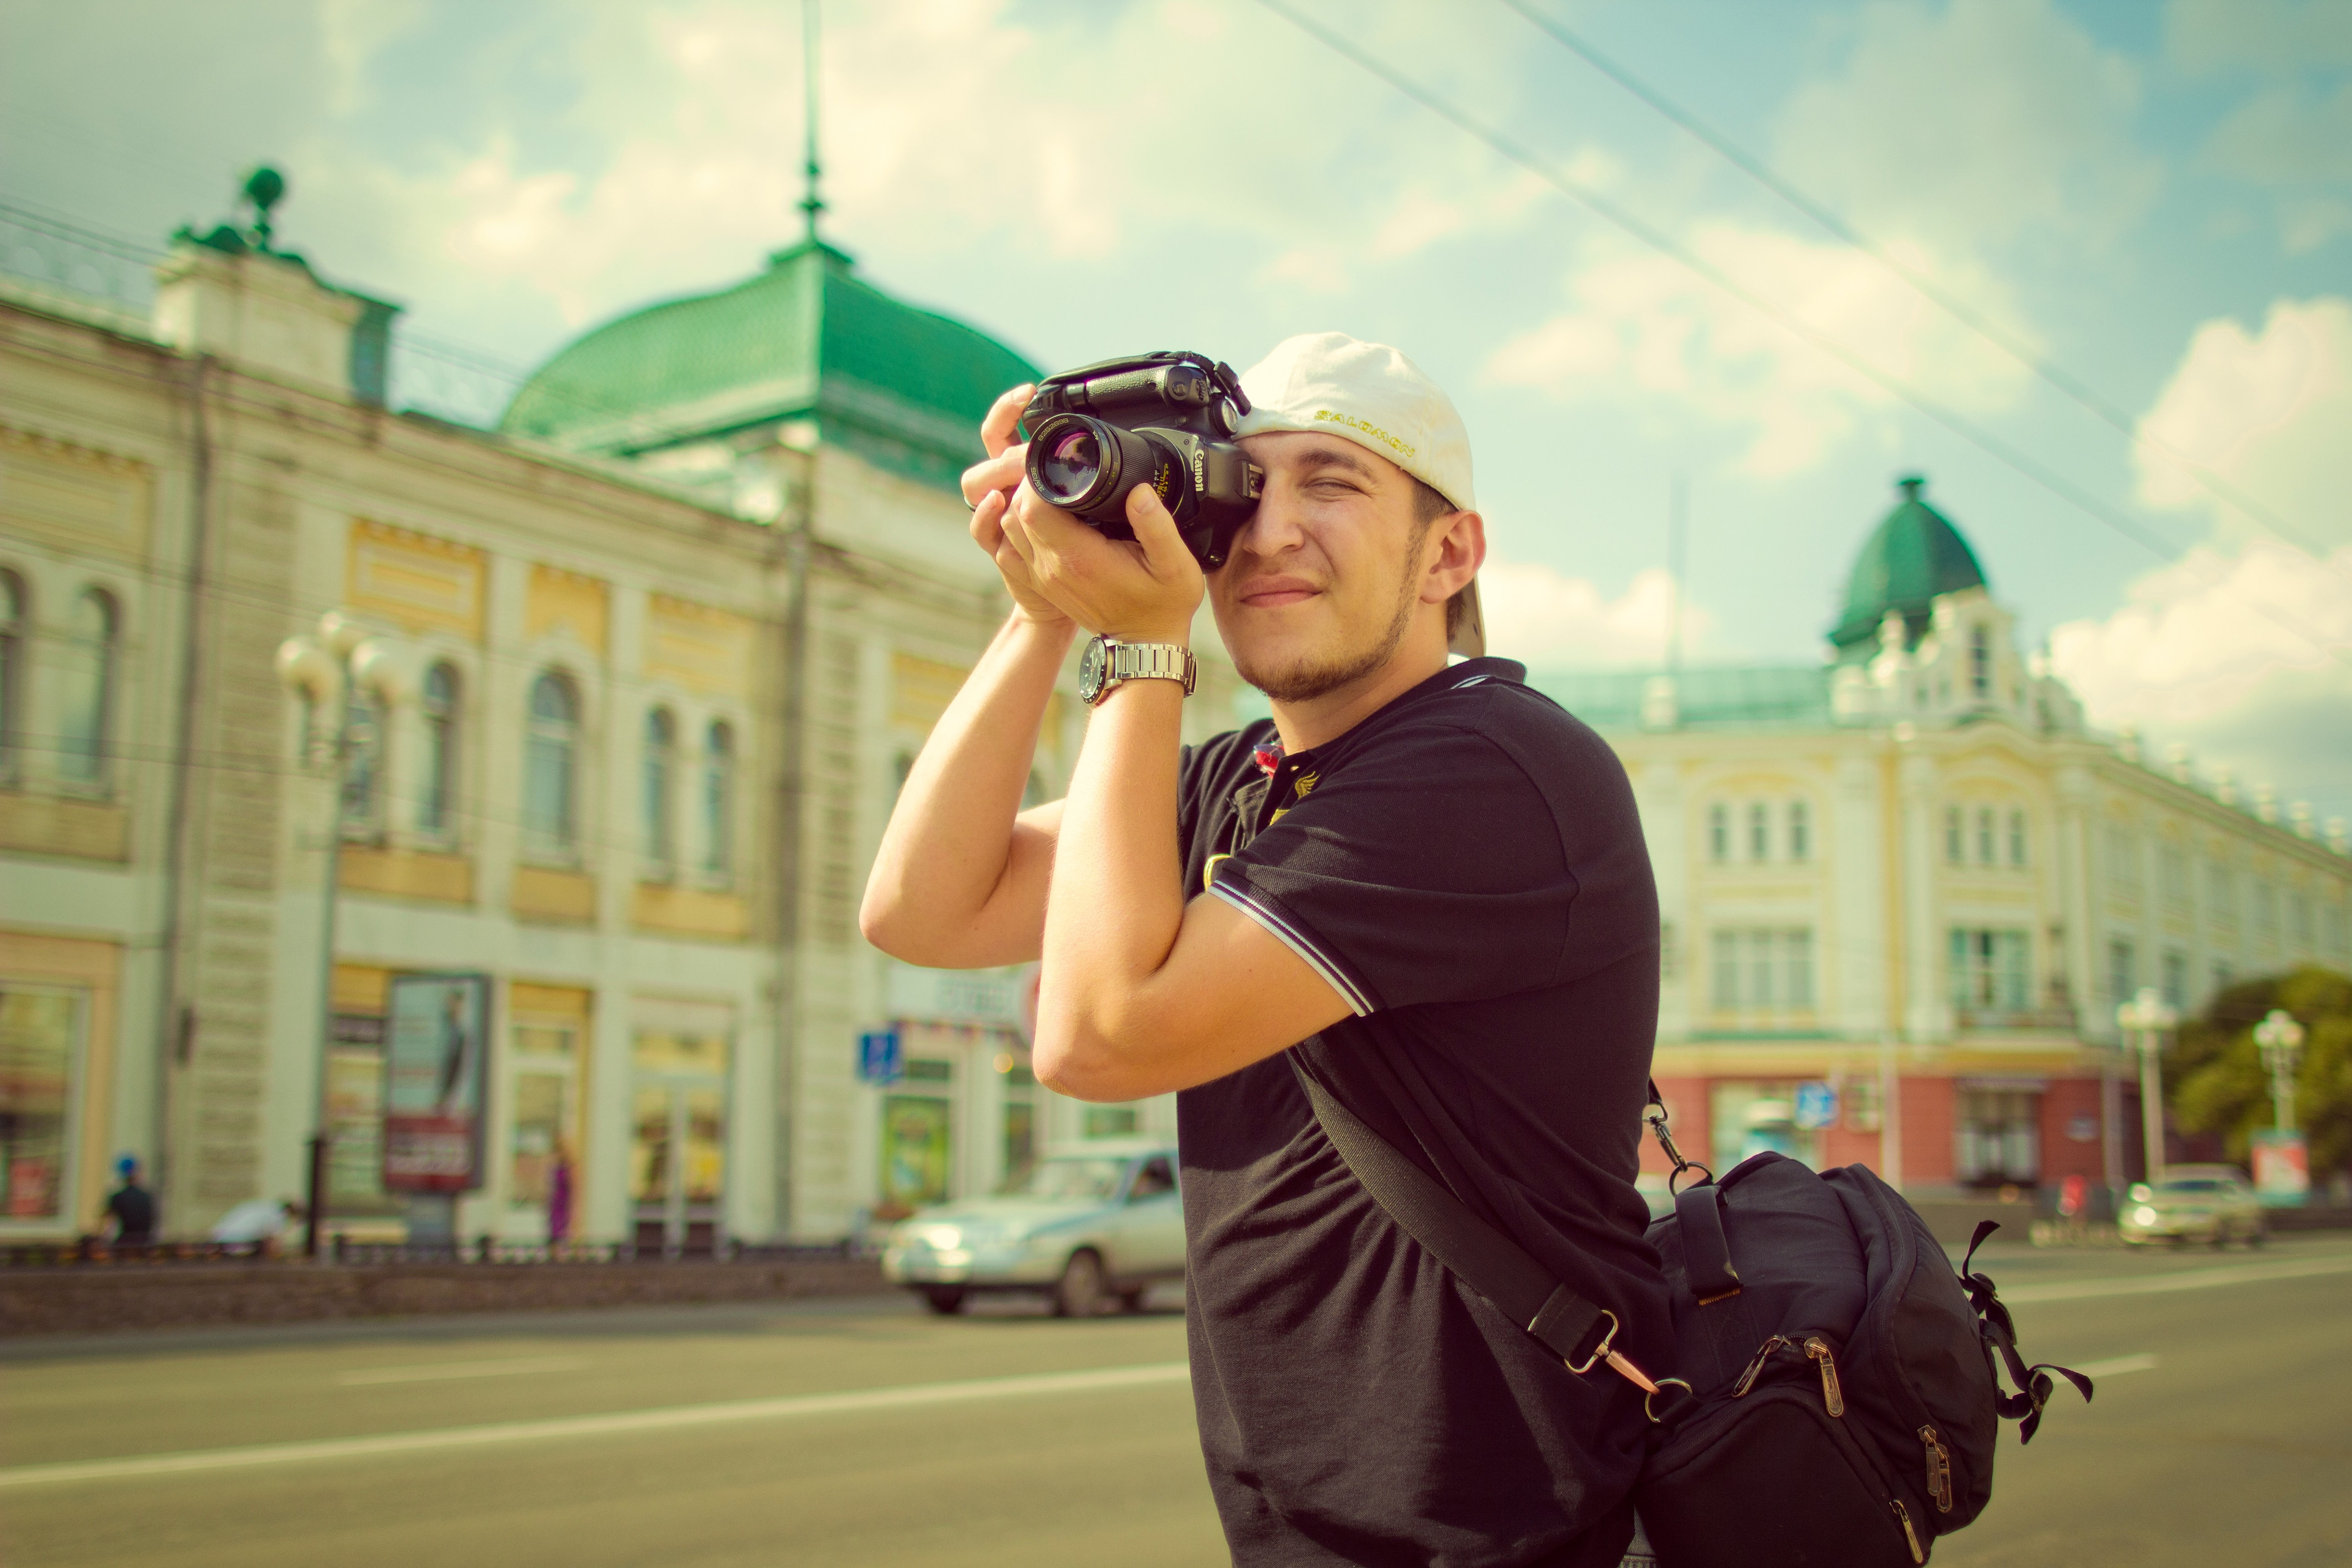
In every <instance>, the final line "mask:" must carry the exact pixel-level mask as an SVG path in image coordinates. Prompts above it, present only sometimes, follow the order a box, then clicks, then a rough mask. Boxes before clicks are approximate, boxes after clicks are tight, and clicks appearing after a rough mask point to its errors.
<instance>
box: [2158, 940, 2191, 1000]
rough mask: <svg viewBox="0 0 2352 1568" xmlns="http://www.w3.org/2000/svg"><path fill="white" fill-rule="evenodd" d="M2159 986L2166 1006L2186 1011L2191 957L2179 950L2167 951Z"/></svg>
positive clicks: (2160, 973) (2160, 970)
mask: <svg viewBox="0 0 2352 1568" xmlns="http://www.w3.org/2000/svg"><path fill="white" fill-rule="evenodd" d="M2157 973H2158V976H2159V978H2158V982H2157V984H2158V988H2159V989H2160V990H2162V992H2163V993H2164V1001H2165V1005H2167V1006H2169V1007H2178V1008H2182V1009H2186V1008H2187V1007H2188V1005H2189V955H2188V954H2187V953H2185V952H2180V951H2179V949H2178V948H2168V949H2166V950H2165V954H2164V959H2163V963H2162V965H2161V967H2160V968H2159V969H2158V972H2157Z"/></svg>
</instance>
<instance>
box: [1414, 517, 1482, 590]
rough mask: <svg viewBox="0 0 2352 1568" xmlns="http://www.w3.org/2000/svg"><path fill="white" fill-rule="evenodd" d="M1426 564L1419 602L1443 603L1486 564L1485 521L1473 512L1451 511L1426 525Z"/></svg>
mask: <svg viewBox="0 0 2352 1568" xmlns="http://www.w3.org/2000/svg"><path fill="white" fill-rule="evenodd" d="M1424 549H1426V550H1427V551H1428V565H1427V567H1426V568H1425V569H1424V570H1423V574H1422V583H1421V602H1422V603H1423V604H1424V605H1442V604H1444V602H1445V601H1446V600H1448V599H1450V598H1452V597H1454V595H1456V594H1458V593H1460V592H1461V591H1462V588H1463V585H1464V584H1466V583H1468V582H1469V581H1470V579H1472V578H1473V577H1475V576H1476V575H1478V568H1479V567H1481V566H1483V565H1485V564H1486V519H1485V518H1483V517H1480V516H1479V515H1478V514H1477V513H1476V512H1475V511H1450V512H1447V513H1446V514H1445V515H1444V517H1441V518H1439V519H1438V520H1437V521H1435V522H1433V523H1431V524H1430V525H1429V543H1428V544H1427V545H1426V546H1424Z"/></svg>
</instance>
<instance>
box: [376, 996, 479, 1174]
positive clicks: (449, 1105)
mask: <svg viewBox="0 0 2352 1568" xmlns="http://www.w3.org/2000/svg"><path fill="white" fill-rule="evenodd" d="M489 1022H490V979H489V976H488V975H487V974H397V975H394V977H393V981H392V1016H391V1027H390V1029H389V1031H388V1037H387V1038H386V1040H385V1043H384V1075H383V1076H384V1084H383V1184H384V1188H385V1190H386V1191H388V1192H407V1193H462V1192H471V1191H472V1190H474V1189H475V1188H478V1187H479V1186H480V1185H481V1184H482V1113H483V1105H484V1099H485V1089H486V1085H487V1078H488V1073H487V1069H488V1056H489V1050H488V1045H489Z"/></svg>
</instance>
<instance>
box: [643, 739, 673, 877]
mask: <svg viewBox="0 0 2352 1568" xmlns="http://www.w3.org/2000/svg"><path fill="white" fill-rule="evenodd" d="M643 773H644V777H643V778H642V779H641V780H640V781H639V782H638V785H637V804H638V808H639V810H640V811H641V812H642V813H643V815H644V817H645V821H644V823H643V825H642V826H643V828H644V834H645V852H646V864H648V865H649V866H652V867H653V868H656V869H657V870H662V871H667V870H668V869H669V868H670V866H671V865H672V864H673V863H675V861H676V859H677V856H676V854H675V853H674V850H675V843H674V839H673V837H672V831H673V830H672V829H671V826H670V824H671V822H672V821H673V820H674V819H675V817H676V816H677V813H676V812H674V811H673V810H672V809H671V807H670V795H671V788H672V785H671V781H672V780H673V779H675V778H677V720H676V719H673V718H671V717H670V711H669V710H668V709H667V708H656V709H655V710H652V711H651V712H649V713H647V714H646V755H645V764H644V768H643Z"/></svg>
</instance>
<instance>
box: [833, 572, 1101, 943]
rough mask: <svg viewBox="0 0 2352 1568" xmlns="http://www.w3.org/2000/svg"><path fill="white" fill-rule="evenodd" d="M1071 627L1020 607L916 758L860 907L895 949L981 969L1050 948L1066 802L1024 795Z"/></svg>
mask: <svg viewBox="0 0 2352 1568" xmlns="http://www.w3.org/2000/svg"><path fill="white" fill-rule="evenodd" d="M1072 635H1073V628H1072V626H1070V624H1069V623H1068V622H1067V621H1063V622H1061V623H1059V624H1058V625H1055V626H1045V625H1040V624H1039V623H1038V622H1036V621H1034V620H1031V619H1029V618H1028V617H1026V616H1023V615H1021V614H1019V613H1017V612H1016V613H1015V614H1014V615H1013V616H1012V617H1011V618H1010V619H1009V620H1007V621H1006V622H1005V623H1004V626H1003V629H1002V630H1000V631H999V632H998V633H997V634H996V639H995V641H994V642H992V643H991V644H990V645H989V649H988V652H987V653H986V654H985V655H983V656H982V658H981V661H980V664H979V666H978V668H975V669H973V671H972V672H971V679H968V680H966V681H965V682H964V684H963V689H962V690H961V691H959V692H957V693H956V698H955V700H954V701H953V702H950V704H949V705H948V710H947V711H946V713H944V714H942V715H941V716H940V721H939V723H938V725H937V726H936V727H934V728H933V729H932V731H931V737H930V739H929V741H928V742H925V743H924V745H923V750H922V752H921V754H920V755H919V756H918V757H916V759H915V765H914V768H913V770H912V771H911V772H909V773H908V775H907V783H906V786H905V787H904V788H903V789H902V790H900V792H899V794H898V806H897V808H896V809H894V810H893V811H892V812H891V814H890V826H889V827H888V829H887V830H886V831H885V832H884V834H883V836H882V848H881V851H880V853H879V854H877V856H876V857H875V858H874V873H873V875H872V876H871V877H869V878H868V879H866V901H865V903H864V904H863V906H861V907H860V909H859V910H858V916H857V923H858V929H859V930H861V931H864V932H865V934H866V941H868V942H872V943H873V944H874V945H875V946H876V947H878V948H880V949H881V950H882V951H883V952H887V953H888V954H890V955H891V956H892V957H894V958H899V959H903V960H905V961H906V962H907V963H920V964H926V965H929V966H931V967H933V968H939V969H980V968H985V967H987V966H989V965H992V964H998V963H1026V962H1028V961H1029V960H1031V959H1034V958H1036V957H1037V956H1038V954H1039V952H1041V951H1042V944H1043V942H1044V939H1045V891H1046V883H1047V878H1048V876H1049V875H1050V873H1051V871H1052V868H1053V860H1054V838H1055V832H1056V831H1057V829H1058V827H1059V825H1060V821H1061V815H1062V806H1061V803H1060V802H1058V801H1056V802H1055V803H1054V804H1052V805H1041V806H1038V807H1036V808H1034V810H1030V811H1025V812H1024V811H1023V810H1022V809H1021V796H1022V793H1023V791H1024V789H1026V787H1027V785H1028V782H1029V769H1030V763H1031V762H1032V760H1033V759H1034V756H1035V754H1036V750H1037V733H1038V728H1039V726H1040V724H1041V723H1042V722H1043V721H1044V719H1045V707H1046V701H1047V699H1048V698H1049V697H1050V696H1051V695H1052V693H1053V690H1054V679H1055V676H1056V675H1057V674H1058V673H1059V672H1060V670H1061V668H1062V662H1063V659H1064V657H1065V656H1066V654H1067V653H1068V652H1069V647H1070V639H1071V637H1072Z"/></svg>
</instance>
